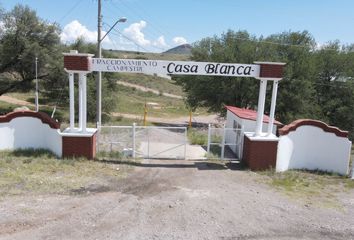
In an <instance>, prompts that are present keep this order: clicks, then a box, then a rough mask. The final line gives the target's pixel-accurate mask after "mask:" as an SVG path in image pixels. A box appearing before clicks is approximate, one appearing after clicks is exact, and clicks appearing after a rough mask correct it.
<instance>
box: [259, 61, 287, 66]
mask: <svg viewBox="0 0 354 240" xmlns="http://www.w3.org/2000/svg"><path fill="white" fill-rule="evenodd" d="M253 63H254V64H259V65H282V66H284V65H286V63H283V62H261V61H256V62H253Z"/></svg>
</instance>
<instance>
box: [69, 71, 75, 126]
mask: <svg viewBox="0 0 354 240" xmlns="http://www.w3.org/2000/svg"><path fill="white" fill-rule="evenodd" d="M69 97H70V131H71V132H72V131H74V128H75V96H74V73H69Z"/></svg>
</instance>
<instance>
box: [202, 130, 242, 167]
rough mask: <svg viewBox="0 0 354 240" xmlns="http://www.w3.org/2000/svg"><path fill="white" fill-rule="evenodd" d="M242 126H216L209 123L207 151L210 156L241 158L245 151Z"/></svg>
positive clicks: (226, 158)
mask: <svg viewBox="0 0 354 240" xmlns="http://www.w3.org/2000/svg"><path fill="white" fill-rule="evenodd" d="M243 136H244V132H243V129H242V128H226V127H225V126H224V127H223V128H220V127H219V128H216V127H212V126H211V124H209V128H208V145H207V153H208V155H209V156H208V157H209V158H219V159H221V160H241V159H242V152H243Z"/></svg>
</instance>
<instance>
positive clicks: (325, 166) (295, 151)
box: [276, 126, 351, 175]
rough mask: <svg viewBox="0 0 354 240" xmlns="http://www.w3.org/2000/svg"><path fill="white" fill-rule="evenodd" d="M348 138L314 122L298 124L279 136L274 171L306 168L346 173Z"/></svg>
mask: <svg viewBox="0 0 354 240" xmlns="http://www.w3.org/2000/svg"><path fill="white" fill-rule="evenodd" d="M350 150H351V142H350V141H349V140H348V138H345V137H338V136H336V135H335V134H334V133H329V132H325V131H323V130H322V129H321V128H319V127H315V126H300V127H298V128H297V129H296V130H295V131H292V132H289V133H288V134H287V135H284V136H280V138H279V144H278V154H277V165H276V170H277V171H285V170H288V169H308V170H317V169H318V170H322V171H328V172H336V173H339V174H343V175H346V174H348V170H349V159H350Z"/></svg>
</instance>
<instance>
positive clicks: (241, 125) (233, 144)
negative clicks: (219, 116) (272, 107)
mask: <svg viewBox="0 0 354 240" xmlns="http://www.w3.org/2000/svg"><path fill="white" fill-rule="evenodd" d="M226 109H227V114H226V124H225V127H226V128H227V129H233V130H232V131H227V132H226V136H225V143H226V144H227V145H229V147H230V149H231V150H232V151H233V152H234V153H235V154H236V156H237V158H242V145H243V133H244V132H254V131H255V128H256V120H257V111H255V110H252V109H245V108H238V107H234V106H226ZM263 123H264V124H263V129H262V131H263V132H267V130H268V123H269V116H267V115H264V117H263ZM282 125H283V124H282V123H281V122H279V121H276V120H274V126H273V134H274V135H276V132H277V127H280V126H282Z"/></svg>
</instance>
